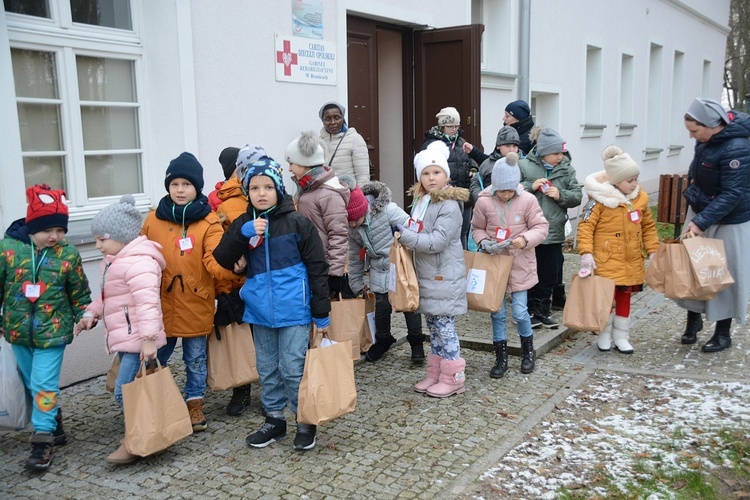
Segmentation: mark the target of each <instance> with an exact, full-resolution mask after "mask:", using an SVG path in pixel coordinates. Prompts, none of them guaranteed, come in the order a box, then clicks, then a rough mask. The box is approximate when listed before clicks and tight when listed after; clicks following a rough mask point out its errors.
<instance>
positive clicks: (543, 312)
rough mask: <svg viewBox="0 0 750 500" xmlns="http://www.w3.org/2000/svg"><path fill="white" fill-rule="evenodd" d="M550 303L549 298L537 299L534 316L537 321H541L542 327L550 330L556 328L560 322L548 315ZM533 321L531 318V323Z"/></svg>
mask: <svg viewBox="0 0 750 500" xmlns="http://www.w3.org/2000/svg"><path fill="white" fill-rule="evenodd" d="M551 305H552V300H551V299H542V300H541V301H539V307H538V308H537V310H536V315H535V318H536V319H537V321H538V322H540V323H542V326H543V327H544V328H550V329H552V330H555V329H557V328H558V327H559V326H560V323H559V322H557V321H555V320H554V319H552V316H551V315H550V307H551ZM533 323H534V321H533V319H532V324H533Z"/></svg>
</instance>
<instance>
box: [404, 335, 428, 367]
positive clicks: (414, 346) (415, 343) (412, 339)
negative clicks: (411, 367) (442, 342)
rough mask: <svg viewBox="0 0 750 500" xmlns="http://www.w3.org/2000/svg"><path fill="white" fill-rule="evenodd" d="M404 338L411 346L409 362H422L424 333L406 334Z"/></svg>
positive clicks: (416, 363) (417, 363) (418, 363)
mask: <svg viewBox="0 0 750 500" xmlns="http://www.w3.org/2000/svg"><path fill="white" fill-rule="evenodd" d="M406 340H408V341H409V345H410V346H411V362H412V363H414V364H415V365H421V364H422V363H424V335H422V334H421V333H420V334H419V335H410V334H407V335H406Z"/></svg>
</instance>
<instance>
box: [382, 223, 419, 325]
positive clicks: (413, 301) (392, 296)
mask: <svg viewBox="0 0 750 500" xmlns="http://www.w3.org/2000/svg"><path fill="white" fill-rule="evenodd" d="M389 257H390V270H389V274H388V300H389V301H390V302H391V306H392V307H393V310H394V311H396V312H415V311H416V310H417V308H418V307H419V281H417V271H416V269H415V268H414V261H413V260H412V254H411V251H410V250H409V249H407V248H405V247H404V246H403V245H402V244H401V243H399V241H398V238H394V239H393V243H391V249H390V254H389Z"/></svg>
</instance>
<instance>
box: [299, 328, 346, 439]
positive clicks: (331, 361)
mask: <svg viewBox="0 0 750 500" xmlns="http://www.w3.org/2000/svg"><path fill="white" fill-rule="evenodd" d="M315 336H316V341H315V343H314V344H313V348H312V349H308V351H307V355H306V357H305V371H304V372H303V374H302V381H301V382H300V385H299V398H298V402H297V422H300V423H304V424H312V425H321V424H324V423H326V422H330V421H331V420H333V419H335V418H337V417H340V416H342V415H346V414H347V413H351V412H353V411H354V409H355V408H356V405H357V387H356V385H355V384H354V364H353V363H352V361H351V359H350V353H351V350H352V347H351V345H350V344H351V343H350V342H349V341H348V340H346V341H344V342H337V343H335V344H333V345H331V346H329V347H320V335H319V334H317V333H316V335H315Z"/></svg>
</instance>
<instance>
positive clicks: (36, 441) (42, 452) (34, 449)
mask: <svg viewBox="0 0 750 500" xmlns="http://www.w3.org/2000/svg"><path fill="white" fill-rule="evenodd" d="M54 447H55V437H54V436H53V435H52V433H51V432H35V433H34V434H32V435H31V455H29V458H27V459H26V468H27V469H29V470H47V469H48V468H49V466H50V464H51V463H52V450H53V449H54Z"/></svg>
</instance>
